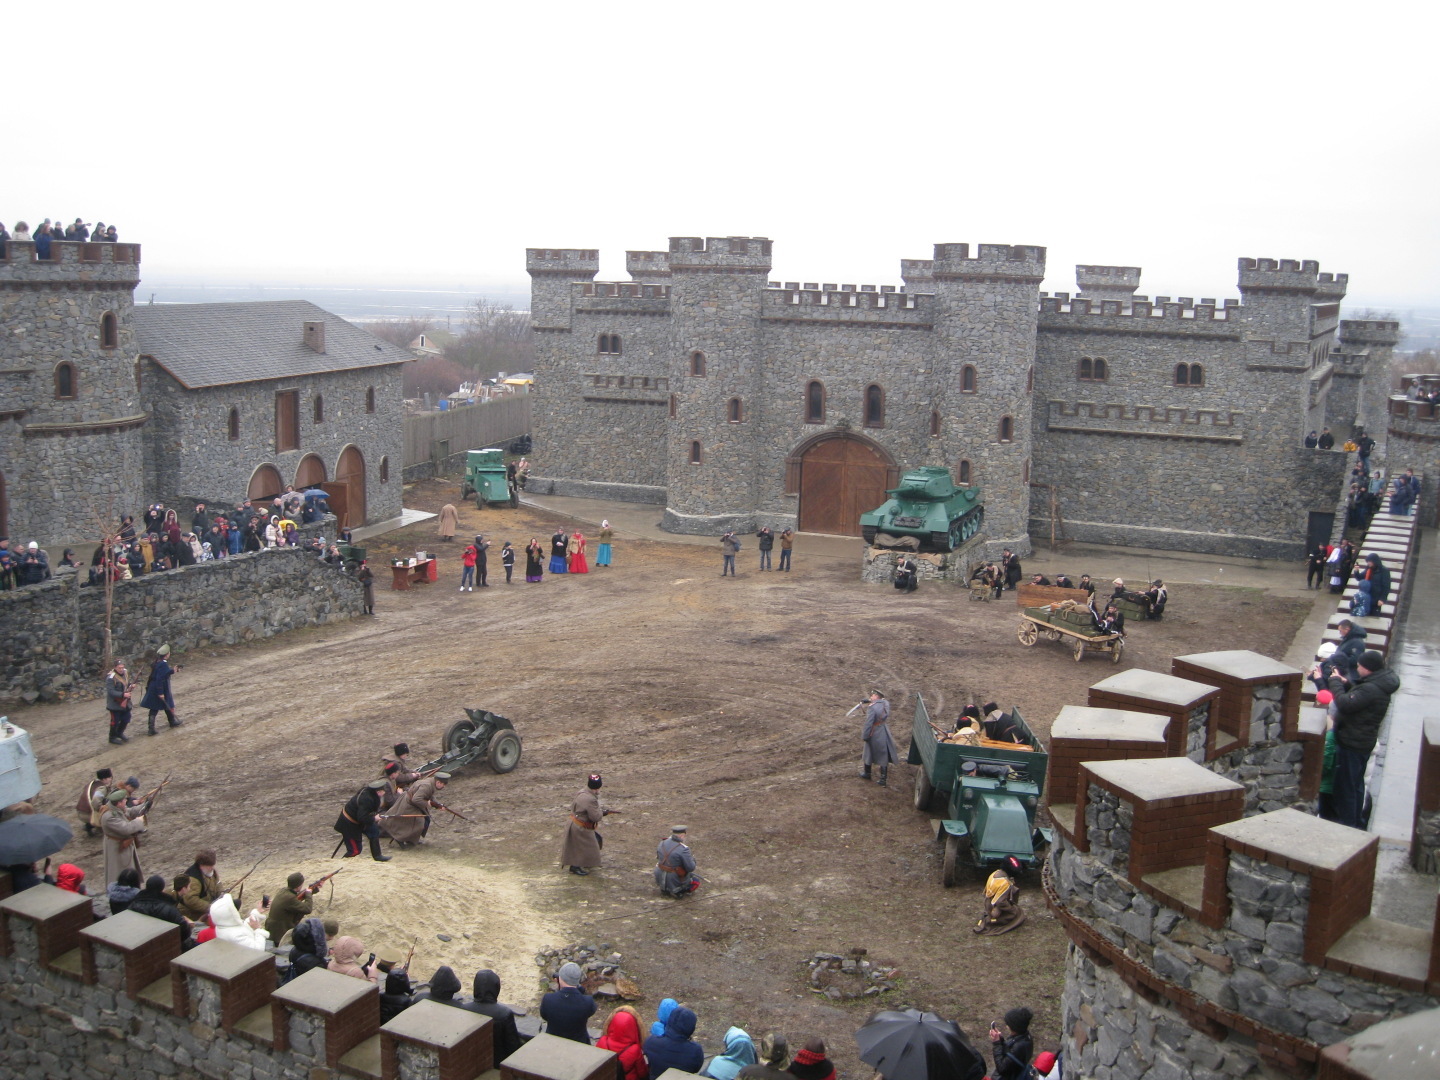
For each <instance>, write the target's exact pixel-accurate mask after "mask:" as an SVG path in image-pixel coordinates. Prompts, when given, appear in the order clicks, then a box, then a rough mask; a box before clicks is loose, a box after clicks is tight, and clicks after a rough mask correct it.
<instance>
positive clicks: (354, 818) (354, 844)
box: [335, 780, 390, 862]
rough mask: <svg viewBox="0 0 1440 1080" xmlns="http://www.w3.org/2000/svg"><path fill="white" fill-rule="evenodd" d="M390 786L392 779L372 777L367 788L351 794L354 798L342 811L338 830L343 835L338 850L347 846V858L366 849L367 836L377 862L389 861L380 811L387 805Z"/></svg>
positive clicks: (371, 851) (336, 820) (372, 855)
mask: <svg viewBox="0 0 1440 1080" xmlns="http://www.w3.org/2000/svg"><path fill="white" fill-rule="evenodd" d="M389 787H390V781H389V780H371V781H370V783H368V784H366V785H365V786H364V787H363V788H361V789H360V790H359V791H357V792H356V793H355V794H354V795H352V796H350V801H349V802H347V803H346V804H345V806H344V807H343V808H342V809H341V811H340V816H339V817H337V818H336V819H335V831H336V832H338V833H339V834H340V844H337V845H336V847H335V850H336V851H337V852H338V851H339V850H340V845H341V844H343V845H344V847H345V858H347V859H353V858H354V857H355V856H356V855H359V854H360V852H361V851H362V850H363V849H364V847H365V844H364V838H366V837H368V838H369V840H370V856H371V857H372V858H373V859H374V860H375V861H376V862H389V861H390V856H389V855H382V854H381V853H380V822H379V820H378V819H379V816H380V811H381V810H383V809H384V808H385V791H386V789H387V788H389Z"/></svg>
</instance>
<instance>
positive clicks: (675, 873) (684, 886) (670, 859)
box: [655, 825, 731, 1080]
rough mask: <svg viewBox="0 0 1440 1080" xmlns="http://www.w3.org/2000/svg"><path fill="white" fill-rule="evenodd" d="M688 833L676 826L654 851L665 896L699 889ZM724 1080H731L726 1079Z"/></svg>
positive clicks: (657, 877) (656, 873)
mask: <svg viewBox="0 0 1440 1080" xmlns="http://www.w3.org/2000/svg"><path fill="white" fill-rule="evenodd" d="M689 839H690V832H689V830H688V829H687V828H686V827H685V826H684V825H676V826H675V827H674V828H673V829H671V830H670V836H669V837H668V838H667V839H664V840H661V841H660V846H659V847H657V848H656V849H655V884H656V885H658V886H659V887H660V891H661V892H662V893H664V894H665V895H666V896H689V895H690V894H691V893H692V892H694V891H695V890H696V889H698V888H700V878H699V877H697V876H696V874H695V856H694V855H692V854H691V853H690V846H689V843H688V841H689ZM725 1080H731V1078H730V1077H726V1078H725Z"/></svg>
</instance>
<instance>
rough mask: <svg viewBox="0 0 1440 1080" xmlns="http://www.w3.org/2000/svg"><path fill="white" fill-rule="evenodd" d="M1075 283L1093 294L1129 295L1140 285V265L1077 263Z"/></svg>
mask: <svg viewBox="0 0 1440 1080" xmlns="http://www.w3.org/2000/svg"><path fill="white" fill-rule="evenodd" d="M1075 284H1076V285H1077V286H1079V288H1080V291H1081V292H1082V293H1090V294H1091V295H1094V296H1116V297H1120V296H1129V295H1130V294H1131V293H1133V292H1134V291H1135V290H1136V289H1138V288H1139V287H1140V267H1138V266H1079V265H1077V266H1076V267H1075Z"/></svg>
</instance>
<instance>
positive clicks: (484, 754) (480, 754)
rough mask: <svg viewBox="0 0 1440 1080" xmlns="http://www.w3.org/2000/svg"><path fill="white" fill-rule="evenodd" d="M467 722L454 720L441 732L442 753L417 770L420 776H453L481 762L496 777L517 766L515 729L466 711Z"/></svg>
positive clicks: (495, 715)
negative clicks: (446, 729)
mask: <svg viewBox="0 0 1440 1080" xmlns="http://www.w3.org/2000/svg"><path fill="white" fill-rule="evenodd" d="M465 715H466V717H467V718H468V719H465V720H457V721H455V723H453V724H451V725H450V729H449V730H448V731H446V732H445V742H444V752H443V753H442V754H441V755H440V756H439V757H437V758H436V759H435V760H434V761H427V762H426V763H425V764H424V765H421V766H420V767H419V771H420V772H422V773H428V772H437V771H441V770H443V771H445V772H454V771H455V770H456V769H459V768H462V767H463V766H466V765H469V764H470V763H471V762H475V761H479V760H481V759H482V758H483V759H485V760H486V761H488V762H489V763H490V768H491V770H493V771H494V772H497V773H508V772H511V771H513V770H514V768H515V766H516V765H519V764H520V750H521V746H520V735H519V733H518V732H516V730H515V725H514V724H512V723H511V722H510V721H509V720H507V719H506V718H505V717H503V716H501V715H500V714H499V713H493V712H489V711H488V710H486V709H466V710H465Z"/></svg>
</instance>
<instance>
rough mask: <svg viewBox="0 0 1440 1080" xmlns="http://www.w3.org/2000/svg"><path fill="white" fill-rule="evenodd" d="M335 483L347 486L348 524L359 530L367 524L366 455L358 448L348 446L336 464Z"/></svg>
mask: <svg viewBox="0 0 1440 1080" xmlns="http://www.w3.org/2000/svg"><path fill="white" fill-rule="evenodd" d="M335 483H337V484H344V485H345V509H346V513H347V517H348V518H349V521H348V524H349V526H350V527H351V528H352V529H358V528H359V527H360V526H361V525H364V524H365V521H366V517H365V455H363V454H362V453H360V448H359V447H358V446H347V447H346V448H345V449H344V450H343V451H341V453H340V460H339V461H337V462H336V463H335Z"/></svg>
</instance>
